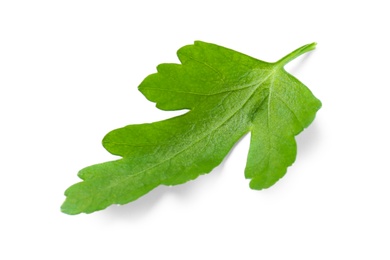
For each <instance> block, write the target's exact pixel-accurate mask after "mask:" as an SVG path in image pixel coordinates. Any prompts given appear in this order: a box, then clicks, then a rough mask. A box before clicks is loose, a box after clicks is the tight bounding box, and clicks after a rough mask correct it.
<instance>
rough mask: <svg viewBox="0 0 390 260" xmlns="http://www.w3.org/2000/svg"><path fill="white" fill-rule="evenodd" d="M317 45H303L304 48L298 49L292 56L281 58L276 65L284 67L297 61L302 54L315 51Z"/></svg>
mask: <svg viewBox="0 0 390 260" xmlns="http://www.w3.org/2000/svg"><path fill="white" fill-rule="evenodd" d="M316 45H317V43H315V42H313V43H310V44H306V45H303V46H302V47H300V48H298V49H296V50H295V51H293V52H291V53H290V54H287V55H286V56H284V57H283V58H281V59H280V60H278V61H277V62H275V63H276V64H278V65H279V66H281V67H284V66H285V65H286V64H287V63H289V62H290V61H292V60H294V59H296V58H297V57H299V56H301V55H302V54H304V53H306V52H309V51H312V50H314V49H315V48H316Z"/></svg>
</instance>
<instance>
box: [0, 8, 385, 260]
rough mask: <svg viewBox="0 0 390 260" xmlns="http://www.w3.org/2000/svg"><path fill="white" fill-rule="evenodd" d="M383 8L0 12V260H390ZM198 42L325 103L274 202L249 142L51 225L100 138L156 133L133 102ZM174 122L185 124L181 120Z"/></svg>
mask: <svg viewBox="0 0 390 260" xmlns="http://www.w3.org/2000/svg"><path fill="white" fill-rule="evenodd" d="M386 2H387V1H376V0H371V1H321V2H320V1H317V2H316V1H245V0H240V1H211V0H208V1H203V0H197V1H170V0H164V1H157V0H156V1H97V0H94V1H80V0H77V1H71V0H68V1H17V0H15V1H11V0H10V1H6V0H5V1H1V2H0V120H1V121H0V122H1V128H0V138H1V142H0V174H1V178H0V203H1V204H0V206H1V208H0V211H1V214H0V216H1V217H0V238H1V250H0V258H1V259H137V260H142V259H172V260H174V259H227V258H229V259H271V260H272V259H390V223H389V221H390V211H389V199H390V171H389V163H390V152H389V147H390V141H389V133H390V128H389V124H388V122H389V112H390V109H389V103H388V102H389V89H390V86H389V85H390V84H389V77H388V75H389V63H388V62H389V60H390V51H389V50H390V41H389V38H388V35H389V24H390V18H389V17H390V16H389V13H388V10H389V9H388V8H387V5H385V4H386ZM194 40H203V41H207V42H212V43H216V44H219V45H222V46H225V47H229V48H232V49H234V50H237V51H240V52H243V53H246V54H248V55H251V56H253V57H256V58H258V59H262V60H265V61H276V60H278V59H279V58H281V57H282V56H284V55H285V54H287V53H289V52H290V51H292V50H294V49H295V48H298V47H300V46H301V45H304V44H307V43H311V42H313V41H316V42H317V43H318V46H317V49H316V50H315V51H313V52H312V53H311V54H309V55H305V56H303V57H301V58H299V59H297V60H295V61H294V62H293V63H291V64H289V66H288V67H287V69H288V70H289V71H290V72H291V73H292V74H294V75H295V76H296V77H297V78H299V79H300V80H301V81H302V82H303V83H305V84H306V85H307V86H308V87H309V88H310V89H311V90H312V91H313V93H314V94H315V95H316V96H317V97H318V98H319V99H320V100H321V101H322V102H323V107H322V109H321V110H320V111H319V113H318V115H317V118H316V119H315V122H314V123H313V124H312V125H311V126H310V127H309V128H308V129H307V130H305V131H304V132H303V133H302V134H301V135H299V136H298V138H297V141H298V157H297V160H296V162H295V163H294V165H293V166H292V167H290V168H289V170H288V173H287V175H286V176H285V177H284V178H283V179H282V180H280V181H279V182H278V183H277V184H276V185H275V186H273V187H272V188H270V189H268V190H264V191H253V190H250V189H249V187H248V180H245V178H244V167H245V159H246V154H247V151H248V147H249V138H248V137H249V136H246V137H245V138H243V139H242V140H241V141H240V142H239V144H238V145H236V146H235V147H234V149H233V150H232V152H231V153H230V154H229V156H228V157H227V158H226V160H225V161H224V162H223V163H222V164H221V165H220V166H219V167H217V168H216V169H215V170H214V171H213V172H211V173H210V174H209V175H205V176H202V177H199V178H198V179H197V180H195V181H192V182H189V183H186V184H184V185H181V186H176V187H159V188H157V189H155V190H154V191H152V192H151V193H149V194H148V195H146V196H145V197H143V198H141V199H139V200H137V201H136V202H133V203H131V204H128V205H125V206H120V207H119V206H112V207H110V208H108V209H106V210H104V211H100V212H96V213H93V214H90V215H85V214H81V215H77V216H68V215H65V214H63V213H61V212H60V205H61V204H62V202H63V200H64V198H65V197H64V195H63V192H64V190H65V189H66V188H67V187H68V186H70V185H72V184H73V183H75V182H78V181H79V179H78V178H77V172H78V170H80V169H81V168H83V167H85V166H88V165H91V164H94V163H99V162H103V161H108V160H112V159H114V158H115V157H114V156H112V155H110V154H109V153H108V152H106V151H105V150H104V149H103V147H102V146H101V139H102V137H103V136H104V135H105V134H106V133H107V132H108V131H110V130H112V129H115V128H118V127H121V126H124V125H127V124H132V123H143V122H152V121H155V120H160V119H163V118H168V117H171V116H173V115H177V114H179V112H163V111H160V110H158V109H156V108H155V107H154V104H153V103H151V102H149V101H147V100H146V99H145V98H144V97H143V96H142V94H141V93H140V92H138V90H137V86H138V84H139V83H140V82H141V81H142V79H143V78H144V77H146V76H147V75H148V74H151V73H154V72H155V67H156V65H158V64H159V63H164V62H178V60H177V58H176V54H175V53H176V50H177V49H179V48H180V47H181V46H183V45H186V44H191V43H192V42H193V41H194ZM180 113H181V112H180Z"/></svg>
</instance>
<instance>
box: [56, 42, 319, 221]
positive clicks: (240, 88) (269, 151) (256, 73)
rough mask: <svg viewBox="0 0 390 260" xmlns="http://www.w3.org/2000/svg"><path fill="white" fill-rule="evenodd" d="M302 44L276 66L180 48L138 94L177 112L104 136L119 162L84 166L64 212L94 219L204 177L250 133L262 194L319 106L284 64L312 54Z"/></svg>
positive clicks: (207, 48)
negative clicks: (99, 212) (166, 187)
mask: <svg viewBox="0 0 390 260" xmlns="http://www.w3.org/2000/svg"><path fill="white" fill-rule="evenodd" d="M315 45H316V44H315V43H312V44H308V45H305V46H302V47H301V48H299V49H297V50H295V51H293V52H292V53H290V54H288V55H287V56H285V57H283V58H282V59H280V60H279V61H277V62H274V63H268V62H264V61H260V60H257V59H254V58H252V57H249V56H247V55H244V54H242V53H239V52H236V51H233V50H230V49H227V48H224V47H221V46H218V45H214V44H210V43H205V42H200V41H197V42H195V44H194V45H188V46H184V47H183V48H181V49H180V50H179V51H178V52H177V55H178V57H179V59H180V61H181V64H161V65H159V66H158V67H157V71H158V72H157V73H155V74H151V75H149V76H148V77H146V78H145V79H144V81H143V82H142V83H141V85H140V86H139V90H140V91H141V92H142V93H143V94H144V95H145V96H146V98H147V99H149V100H150V101H152V102H156V104H157V107H158V108H159V109H162V110H180V109H189V110H190V111H189V112H187V113H185V114H184V115H181V116H177V117H174V118H170V119H167V120H164V121H160V122H154V123H150V124H139V125H128V126H125V127H123V128H119V129H116V130H114V131H112V132H110V133H108V134H107V135H106V136H105V137H104V139H103V146H104V147H105V148H106V149H107V150H108V151H109V152H110V153H112V154H114V155H119V156H122V157H123V158H122V159H120V160H116V161H110V162H105V163H102V164H97V165H92V166H89V167H87V168H84V169H82V170H81V171H80V172H79V174H78V176H79V177H80V178H81V179H82V180H83V181H82V182H79V183H76V184H74V185H73V186H71V187H69V188H68V189H67V190H66V192H65V195H66V196H67V198H66V200H65V202H64V204H63V205H62V207H61V209H62V211H63V212H64V213H67V214H78V213H81V212H85V213H91V212H94V211H97V210H102V209H104V208H106V207H108V206H109V205H111V204H126V203H128V202H131V201H134V200H136V199H137V198H139V197H141V196H142V195H144V194H146V193H147V192H149V191H150V190H152V189H154V188H156V187H157V186H159V185H177V184H182V183H185V182H187V181H189V180H193V179H195V178H197V177H198V176H199V175H201V174H205V173H209V172H210V171H211V170H212V169H213V168H214V167H216V166H217V165H219V164H220V163H221V162H222V160H223V158H224V157H225V156H226V155H227V153H228V152H229V151H230V149H231V148H232V147H233V145H234V144H235V143H236V142H237V141H238V140H239V139H240V138H241V137H242V136H243V135H245V134H246V133H248V132H251V141H250V149H249V154H248V159H247V164H246V169H245V177H246V178H247V179H251V181H250V187H251V188H252V189H256V190H261V189H264V188H268V187H270V186H272V185H273V184H275V182H277V181H278V180H279V179H280V178H281V177H283V175H284V174H285V173H286V171H287V167H288V166H290V165H291V164H292V163H293V162H294V160H295V157H296V142H295V139H294V137H295V135H297V134H298V133H300V132H301V131H302V130H303V129H304V128H305V127H307V126H309V124H310V123H311V122H312V121H313V120H314V117H315V115H316V112H317V111H318V110H319V109H320V107H321V102H320V101H319V100H318V99H317V98H315V97H314V96H313V94H312V93H311V91H310V90H309V89H308V88H307V87H306V86H305V85H303V84H302V83H301V82H300V81H298V80H297V79H296V78H295V77H293V76H292V75H291V74H289V73H287V72H286V71H285V70H284V66H285V65H286V64H287V63H288V62H290V61H291V60H293V59H295V58H296V57H298V56H300V55H301V54H303V53H305V52H308V51H311V50H313V49H314V48H315Z"/></svg>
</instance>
